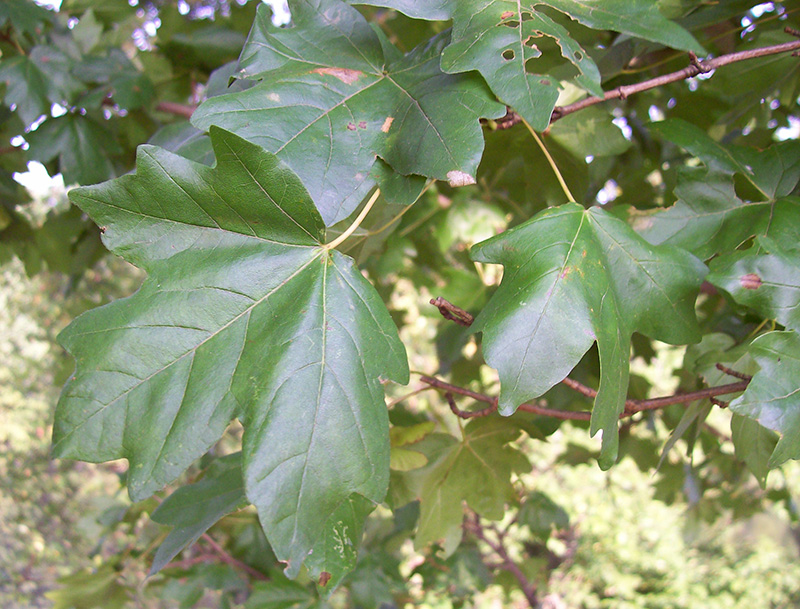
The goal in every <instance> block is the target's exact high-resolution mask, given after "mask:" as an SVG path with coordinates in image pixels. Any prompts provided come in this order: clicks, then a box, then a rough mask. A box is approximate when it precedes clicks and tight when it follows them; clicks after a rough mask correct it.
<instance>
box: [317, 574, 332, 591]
mask: <svg viewBox="0 0 800 609" xmlns="http://www.w3.org/2000/svg"><path fill="white" fill-rule="evenodd" d="M329 581H331V574H330V573H328V572H327V571H323V572H322V573H320V574H319V585H320V586H323V587H324V586H327V585H328V582H329Z"/></svg>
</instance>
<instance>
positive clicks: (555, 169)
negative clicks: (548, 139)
mask: <svg viewBox="0 0 800 609" xmlns="http://www.w3.org/2000/svg"><path fill="white" fill-rule="evenodd" d="M520 120H521V121H522V122H523V124H524V125H525V127H526V128H527V129H528V131H530V134H531V135H532V136H533V139H534V140H536V143H537V144H538V145H539V148H540V149H541V150H542V154H544V156H545V158H546V159H547V162H548V163H550V167H551V168H552V170H553V173H554V174H556V179H557V180H558V183H559V184H560V185H561V190H563V191H564V194H565V195H567V202H570V201H575V197H574V196H573V195H572V193H571V192H570V191H569V186H567V183H566V182H565V181H564V176H562V175H561V172H560V171H559V170H558V165H556V162H555V161H554V160H553V157H552V156H550V151H549V150H547V147H546V146H545V145H544V142H543V141H542V139H541V138H540V137H539V134H537V133H536V132H535V131H534V130H533V127H531V126H530V125H529V124H528V121H526V120H525V119H524V118H521V117H520Z"/></svg>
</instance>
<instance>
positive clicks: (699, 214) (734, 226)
mask: <svg viewBox="0 0 800 609" xmlns="http://www.w3.org/2000/svg"><path fill="white" fill-rule="evenodd" d="M650 128H651V130H652V131H654V132H656V133H658V134H660V135H662V136H663V137H665V138H667V139H669V140H670V141H672V142H674V143H676V144H677V145H679V146H681V147H682V148H684V149H685V150H687V151H688V152H689V153H691V154H692V155H694V156H696V157H697V158H699V159H700V160H701V161H703V163H704V164H705V165H706V167H705V168H701V167H694V168H683V169H682V170H681V171H680V173H679V177H678V186H677V187H676V188H675V194H676V195H677V196H678V201H677V202H676V203H675V204H674V205H673V206H672V207H670V208H668V209H667V210H664V211H661V212H658V213H655V214H653V215H649V216H646V217H644V218H642V219H637V220H636V225H637V230H639V232H640V233H641V234H642V236H643V237H645V238H646V239H647V240H648V241H650V242H651V243H656V244H659V243H669V244H671V245H677V246H679V247H683V248H685V249H688V250H689V251H691V252H692V253H694V254H696V255H698V256H701V257H703V258H709V257H711V256H712V255H714V254H716V253H720V252H726V251H732V250H733V249H735V248H736V247H737V246H738V245H740V244H741V243H742V242H743V241H744V240H746V239H747V238H748V237H751V236H753V235H758V234H766V233H767V232H769V231H770V230H775V228H776V227H777V228H778V230H785V229H784V228H783V227H785V226H788V227H791V226H794V225H795V222H793V221H792V220H791V219H790V217H792V218H800V206H797V205H796V203H794V202H792V201H791V200H789V199H783V198H784V197H786V196H787V195H788V194H790V193H791V192H792V191H793V190H794V188H795V187H796V186H797V183H798V180H800V142H797V141H788V142H780V143H777V144H774V145H772V146H770V147H769V148H767V149H765V150H761V151H760V150H756V149H752V148H745V147H739V146H723V145H721V144H719V143H717V142H716V141H714V140H713V139H712V138H710V137H709V136H708V134H707V133H706V132H705V131H703V130H702V129H700V128H699V127H696V126H695V125H692V124H690V123H687V122H685V121H682V120H679V119H672V120H666V121H661V122H658V123H653V124H652V125H651V126H650ZM735 175H740V176H742V177H744V178H745V179H746V180H747V181H748V182H750V184H751V185H752V186H753V188H754V189H755V194H757V195H759V196H758V198H756V199H755V200H753V201H742V200H741V199H740V198H739V197H738V196H737V194H736V191H735V189H734V176H735ZM784 214H788V215H789V216H790V217H786V218H783V217H782V216H783V215H784ZM776 215H777V216H779V217H780V219H777V218H775V216H776ZM794 232H795V233H797V230H795V231H794Z"/></svg>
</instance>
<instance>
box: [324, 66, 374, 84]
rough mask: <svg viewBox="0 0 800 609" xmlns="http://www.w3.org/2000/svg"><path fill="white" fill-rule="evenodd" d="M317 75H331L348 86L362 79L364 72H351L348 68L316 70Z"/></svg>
mask: <svg viewBox="0 0 800 609" xmlns="http://www.w3.org/2000/svg"><path fill="white" fill-rule="evenodd" d="M314 73H316V74H330V75H331V76H333V77H335V78H338V79H339V80H341V81H342V82H343V83H344V84H346V85H352V84H353V83H354V82H355V81H357V80H358V79H359V78H361V74H362V72H359V71H358V70H350V69H348V68H317V69H316V70H314Z"/></svg>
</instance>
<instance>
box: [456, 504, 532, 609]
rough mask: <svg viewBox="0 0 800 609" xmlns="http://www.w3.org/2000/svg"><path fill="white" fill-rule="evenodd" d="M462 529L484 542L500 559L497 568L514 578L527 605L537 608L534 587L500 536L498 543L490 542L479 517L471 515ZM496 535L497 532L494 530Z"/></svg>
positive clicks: (487, 563) (487, 562)
mask: <svg viewBox="0 0 800 609" xmlns="http://www.w3.org/2000/svg"><path fill="white" fill-rule="evenodd" d="M464 529H465V530H467V531H468V532H470V533H472V534H473V535H474V536H475V537H477V538H478V539H480V540H481V541H482V542H484V543H485V544H486V545H487V546H489V547H490V548H491V549H492V551H493V552H494V553H495V554H497V556H498V557H499V558H500V564H499V567H500V568H501V569H504V570H506V571H508V572H509V573H511V575H513V576H514V578H515V579H516V580H517V582H519V585H520V588H521V589H522V593H523V594H524V595H525V599H526V600H527V601H528V604H529V605H530V606H531V607H532V608H533V607H538V606H539V598H538V595H537V594H536V586H535V584H533V583H532V582H530V581H529V580H528V578H527V577H525V574H524V573H523V572H522V569H520V568H519V566H518V565H517V563H515V562H514V561H513V560H512V559H511V557H510V556H509V554H508V551H507V550H506V548H505V546H504V545H503V543H502V539H503V538H502V536H501V535H499V534H498V538H499V539H498V541H494V540H492V539H491V538H490V537H488V536H487V535H486V532H485V531H484V528H483V526H481V522H480V517H479V516H478V515H477V514H475V513H472V514H470V515H468V516H467V517H466V518H465V519H464ZM495 533H497V530H495ZM481 558H482V559H483V558H484V557H483V555H482V553H481ZM484 564H485V565H486V566H487V567H489V565H490V564H492V565H493V566H498V565H496V564H494V563H492V562H489V561H486V560H484Z"/></svg>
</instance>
